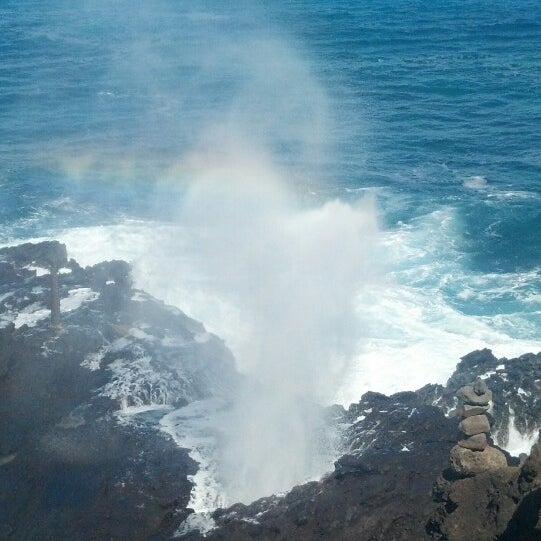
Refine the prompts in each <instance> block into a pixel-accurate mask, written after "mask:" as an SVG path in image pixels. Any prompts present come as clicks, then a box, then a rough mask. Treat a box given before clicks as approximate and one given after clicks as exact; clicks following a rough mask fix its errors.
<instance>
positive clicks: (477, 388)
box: [473, 378, 488, 396]
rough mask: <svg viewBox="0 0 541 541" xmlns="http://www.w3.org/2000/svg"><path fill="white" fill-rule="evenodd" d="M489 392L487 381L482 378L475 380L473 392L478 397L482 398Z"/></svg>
mask: <svg viewBox="0 0 541 541" xmlns="http://www.w3.org/2000/svg"><path fill="white" fill-rule="evenodd" d="M487 391H488V387H487V384H486V383H485V380H483V379H481V378H477V379H476V380H475V383H474V384H473V392H474V393H475V394H476V395H477V396H481V395H483V394H485V393H486V392H487Z"/></svg>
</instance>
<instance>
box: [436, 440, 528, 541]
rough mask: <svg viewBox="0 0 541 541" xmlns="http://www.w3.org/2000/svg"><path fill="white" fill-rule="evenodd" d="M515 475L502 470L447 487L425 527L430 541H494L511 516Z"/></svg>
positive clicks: (513, 507)
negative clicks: (436, 509)
mask: <svg viewBox="0 0 541 541" xmlns="http://www.w3.org/2000/svg"><path fill="white" fill-rule="evenodd" d="M488 449H492V448H487V450H488ZM484 452H486V451H484ZM475 454H477V455H479V454H482V453H475ZM517 475H518V469H517V468H507V467H506V468H502V469H499V470H497V471H487V472H485V473H481V474H479V475H476V476H474V477H468V478H465V479H459V480H457V481H455V482H453V483H448V484H447V485H446V486H445V487H444V488H443V495H442V496H441V500H442V504H441V506H440V507H439V509H438V511H437V513H436V514H435V515H434V516H433V517H432V519H431V520H430V521H429V522H428V525H427V530H428V532H429V534H430V535H431V536H432V539H434V540H441V541H443V540H445V541H494V540H495V539H498V535H499V534H501V533H502V532H503V531H504V530H505V529H506V525H507V523H508V522H509V520H510V519H511V517H512V516H513V513H514V512H515V508H516V501H517V499H518V498H519V494H518V491H517V489H516V478H517ZM513 541H518V539H515V540H513Z"/></svg>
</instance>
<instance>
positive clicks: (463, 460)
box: [451, 445, 507, 477]
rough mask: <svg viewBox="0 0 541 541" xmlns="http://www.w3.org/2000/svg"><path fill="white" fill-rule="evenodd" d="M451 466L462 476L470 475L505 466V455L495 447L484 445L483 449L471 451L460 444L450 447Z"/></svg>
mask: <svg viewBox="0 0 541 541" xmlns="http://www.w3.org/2000/svg"><path fill="white" fill-rule="evenodd" d="M451 466H452V468H453V470H454V471H455V472H456V473H458V474H459V475H462V476H464V477H470V476H472V475H477V474H479V473H483V472H486V471H492V470H499V469H501V468H507V459H506V458H505V455H504V454H503V453H502V452H501V451H500V450H499V449H496V448H495V447H488V446H487V447H486V449H485V450H484V451H472V450H471V449H466V448H464V447H462V446H460V445H455V446H454V447H453V448H452V449H451Z"/></svg>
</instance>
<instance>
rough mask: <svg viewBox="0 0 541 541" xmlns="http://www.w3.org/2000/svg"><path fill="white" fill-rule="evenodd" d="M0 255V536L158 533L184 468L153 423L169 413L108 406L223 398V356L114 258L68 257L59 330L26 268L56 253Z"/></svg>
mask: <svg viewBox="0 0 541 541" xmlns="http://www.w3.org/2000/svg"><path fill="white" fill-rule="evenodd" d="M32 262H33V263H32ZM0 263H1V264H0V277H1V278H4V281H1V280H0V299H1V300H0V539H2V541H4V540H6V541H28V540H34V539H36V540H38V539H44V540H45V539H51V540H52V539H54V540H55V541H72V540H74V539H77V540H79V541H91V540H95V539H115V540H123V539H129V540H130V541H147V540H148V539H150V538H152V539H156V538H159V537H157V536H163V537H162V538H164V539H170V538H171V536H172V535H173V533H174V532H175V530H176V528H177V527H178V525H179V523H180V522H181V521H182V520H184V518H185V516H186V515H187V514H188V511H186V506H187V504H188V501H189V498H190V491H191V489H192V483H191V482H190V480H189V478H188V476H192V475H194V474H195V473H196V471H197V464H196V463H195V462H194V461H193V460H192V459H191V458H190V457H189V455H188V450H187V449H182V448H180V447H179V446H178V445H177V444H176V443H175V442H174V441H173V439H172V438H171V437H170V436H168V435H167V434H165V433H164V432H163V431H161V430H160V428H159V425H158V423H159V419H160V418H161V416H163V415H164V414H165V413H166V412H169V411H170V409H164V410H163V411H162V410H157V409H156V410H149V412H148V415H147V414H145V413H141V414H138V415H136V416H134V417H130V418H129V420H127V417H124V418H123V419H122V420H123V421H127V422H125V423H124V422H122V423H118V421H117V420H118V417H117V415H120V414H121V412H119V409H120V408H121V405H122V406H130V405H137V406H142V408H141V409H144V408H145V406H151V407H152V406H156V407H161V406H162V405H163V406H164V407H165V408H175V407H182V406H183V405H185V404H187V403H188V402H191V401H195V400H199V399H205V398H210V397H214V398H216V397H218V395H219V393H220V392H221V393H223V394H222V395H220V396H230V394H231V392H232V389H233V387H234V385H235V381H236V378H237V375H236V372H235V369H234V360H233V357H232V355H231V353H230V352H229V351H228V350H227V348H226V347H225V346H224V344H223V342H222V341H221V340H219V339H218V338H217V337H216V336H213V335H211V334H209V333H207V332H206V331H205V328H204V327H203V325H202V324H201V323H199V322H197V321H194V320H192V319H190V318H189V317H187V316H186V315H185V314H183V313H182V312H181V311H180V310H178V309H176V308H173V307H170V306H166V305H165V304H164V303H162V302H160V301H157V300H156V299H154V298H152V297H151V296H150V295H147V294H144V293H143V292H141V291H135V290H133V289H132V287H131V279H130V267H129V265H128V264H127V263H124V262H119V261H113V262H108V263H103V264H100V265H97V266H95V267H90V268H87V269H82V268H81V267H80V266H78V265H77V264H76V263H75V262H73V261H70V262H69V263H67V265H68V267H67V269H69V271H71V272H69V271H66V272H60V273H58V282H59V283H58V286H59V293H60V296H61V299H62V300H69V302H68V303H67V305H68V306H67V307H66V306H65V307H64V308H63V311H62V322H63V327H62V329H61V330H59V331H58V332H52V331H51V329H50V328H49V325H48V317H47V316H48V314H47V310H46V306H47V290H48V287H49V278H50V277H49V276H48V275H47V274H46V273H38V272H36V271H35V270H32V269H28V268H26V267H27V266H28V265H29V264H35V265H37V266H40V267H44V266H47V265H48V266H49V270H51V269H53V268H55V267H58V266H61V265H62V266H63V265H66V259H65V247H64V246H63V245H60V244H59V243H52V244H51V243H44V244H37V245H31V244H27V245H23V246H22V247H13V248H5V249H2V250H0ZM3 271H5V272H3ZM21 315H22V316H24V317H22V318H21ZM228 389H229V390H228ZM132 420H133V422H132Z"/></svg>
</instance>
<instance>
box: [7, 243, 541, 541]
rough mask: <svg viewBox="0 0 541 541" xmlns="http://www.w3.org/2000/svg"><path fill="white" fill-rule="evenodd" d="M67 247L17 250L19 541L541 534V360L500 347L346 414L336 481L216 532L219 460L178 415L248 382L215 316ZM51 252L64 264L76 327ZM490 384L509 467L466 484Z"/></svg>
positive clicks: (240, 514)
mask: <svg viewBox="0 0 541 541" xmlns="http://www.w3.org/2000/svg"><path fill="white" fill-rule="evenodd" d="M64 253H65V247H63V246H62V245H59V244H58V243H54V242H51V243H45V244H37V245H33V244H25V245H21V246H18V247H13V248H4V249H2V250H0V344H1V348H0V538H1V539H6V540H16V541H19V540H35V539H55V540H66V541H67V540H70V541H72V540H74V539H78V540H91V539H112V540H125V539H130V540H135V541H136V540H147V539H148V540H159V539H163V540H165V539H171V538H172V537H173V536H175V537H177V538H181V539H185V540H196V539H203V538H204V539H209V540H218V539H226V540H231V541H235V540H239V541H240V540H243V541H244V540H247V539H254V540H271V539H272V540H298V541H302V540H309V539H321V540H323V539H324V540H329V541H332V540H349V539H351V540H354V539H366V540H374V541H376V540H381V541H383V540H385V541H388V540H389V539H394V540H397V541H398V540H400V541H413V540H415V541H422V540H427V541H428V540H439V541H444V540H448V541H462V540H464V541H465V540H466V539H471V538H472V535H473V534H472V532H478V533H476V534H475V535H474V538H475V539H477V540H478V541H481V540H482V539H487V540H488V539H498V540H500V541H511V540H513V541H530V540H535V539H540V538H541V530H540V524H541V522H540V518H539V517H540V515H539V513H540V510H541V458H540V457H541V451H540V447H539V445H535V446H534V447H533V450H532V452H531V454H529V450H530V447H531V445H532V444H534V443H535V442H536V441H537V439H538V433H539V429H540V419H541V415H540V414H541V383H540V381H541V380H540V379H539V377H538V376H539V366H540V365H541V355H540V354H537V355H535V354H527V355H524V356H522V357H519V358H516V359H497V358H496V357H495V356H494V355H493V354H492V353H491V352H490V351H489V350H481V351H475V352H472V353H470V354H468V355H466V356H465V357H463V359H462V360H461V361H460V363H459V364H458V365H457V368H456V371H455V372H454V373H453V375H452V376H451V378H450V379H449V381H448V382H447V384H446V385H445V386H443V385H432V384H430V385H426V386H425V387H423V388H421V389H419V390H417V391H415V392H402V393H397V394H394V395H392V396H385V395H382V394H379V393H374V392H369V393H366V394H365V395H363V396H362V397H361V398H360V400H359V402H357V403H355V404H352V405H351V406H349V408H348V409H347V410H346V409H344V408H342V407H341V406H333V407H330V408H328V409H327V410H326V411H324V412H323V413H324V415H325V417H326V422H327V423H328V424H329V425H331V426H332V427H334V428H335V429H336V430H337V431H338V433H339V434H340V444H339V451H338V454H337V456H340V458H338V459H337V460H336V462H335V467H334V471H332V472H329V473H328V474H326V475H325V476H324V477H323V478H322V479H321V480H320V481H314V482H309V483H306V484H304V485H300V486H297V487H294V488H293V489H291V491H289V492H288V493H287V494H282V495H268V497H265V498H262V499H260V500H258V501H256V502H253V503H251V504H249V505H243V504H235V505H233V506H231V507H228V508H218V509H216V510H214V511H213V512H211V513H210V514H211V517H207V518H210V519H211V521H212V527H211V528H206V529H200V528H198V527H197V524H198V521H197V520H193V521H190V517H191V518H194V517H196V516H197V515H198V513H195V512H194V509H192V508H191V507H190V505H191V504H190V494H191V493H192V488H193V483H194V482H195V481H194V476H195V475H196V473H197V472H198V471H199V472H200V471H201V469H202V468H203V466H202V464H201V463H200V462H199V461H198V460H197V459H196V458H194V456H195V455H193V453H192V451H193V449H192V448H189V445H188V444H186V446H185V447H183V446H182V445H180V444H179V441H176V440H175V439H173V438H172V437H171V430H170V429H167V430H164V429H163V428H164V424H163V423H162V424H160V420H162V419H163V418H164V416H166V415H167V414H168V412H182V411H187V409H188V406H189V405H190V404H194V403H197V402H202V401H206V400H210V399H213V400H218V399H222V400H225V401H227V400H230V399H231V397H232V396H234V393H235V389H236V386H237V384H238V381H239V378H240V376H239V374H237V372H236V370H235V365H234V359H233V356H232V355H231V353H230V352H229V350H228V349H227V348H226V347H225V345H224V344H223V342H222V341H221V340H220V339H219V338H217V337H216V336H214V335H212V334H210V333H208V332H207V331H206V330H205V328H204V327H203V325H202V324H201V323H198V322H196V321H194V320H193V319H191V318H189V317H187V316H186V315H185V314H184V313H182V312H181V311H180V310H178V309H176V308H173V307H170V306H166V305H164V304H163V303H161V302H160V301H158V300H156V299H154V298H152V297H151V296H150V295H147V294H146V293H144V292H142V291H139V290H136V289H134V288H133V285H132V281H131V277H130V267H129V265H128V264H126V263H125V262H123V261H110V262H105V263H101V264H99V265H95V266H93V267H87V268H82V267H80V266H79V265H78V264H77V262H75V261H74V260H68V258H67V255H66V256H64V255H63V254H64ZM48 254H49V255H51V257H52V256H53V255H54V254H56V255H57V256H58V254H60V255H61V256H62V257H60V259H61V261H58V262H57V263H58V264H55V270H56V275H57V285H58V299H59V313H58V320H56V319H55V317H56V316H55V317H53V318H51V310H50V309H51V306H53V302H54V299H53V300H51V287H52V285H51V284H52V283H53V282H52V280H51V276H50V273H51V269H50V268H48V267H49V266H50V265H48V264H47V262H48V261H49V259H50V258H49V259H48ZM55 261H56V260H55ZM478 378H480V380H478V381H481V382H482V384H481V383H480V384H479V385H486V386H488V388H489V389H490V390H491V392H492V397H491V398H492V400H491V401H490V404H491V407H490V408H488V406H487V407H486V409H483V412H482V413H483V415H479V416H484V415H485V414H486V417H487V422H488V423H489V424H490V428H491V435H488V437H487V442H488V445H490V446H491V447H493V448H495V449H496V448H500V449H501V453H502V455H501V456H502V457H504V461H505V463H504V464H503V463H502V464H500V465H499V466H498V467H497V468H493V469H489V470H487V471H482V472H479V473H476V474H475V475H461V474H458V473H457V471H456V468H455V469H454V470H453V468H452V467H451V466H452V462H451V459H450V453H451V450H452V449H453V447H454V446H455V445H456V443H457V441H459V440H460V438H463V435H462V436H460V434H459V432H458V424H459V420H460V419H459V417H458V415H459V414H460V415H463V414H462V413H460V412H463V409H461V408H462V406H461V404H460V402H459V400H458V398H457V397H456V395H455V393H456V391H457V390H458V389H459V388H462V387H464V386H468V385H470V384H473V383H474V382H475V381H476V380H477V379H478ZM472 388H473V387H472ZM481 390H482V389H481ZM479 396H481V395H479ZM487 403H488V402H487ZM484 404H485V403H484V402H483V405H482V406H481V407H482V408H485V405H484ZM477 413H479V412H477ZM174 419H175V423H182V422H183V420H182V416H177V417H174ZM483 426H484V425H483ZM180 428H181V429H182V427H180ZM189 428H190V427H189V426H188V425H186V427H185V429H186V430H189ZM481 432H482V433H483V434H485V433H486V432H487V431H486V429H485V428H482V430H481ZM475 436H477V433H476V434H473V436H471V437H475ZM477 439H480V438H477ZM186 441H188V440H186ZM506 449H508V450H509V451H511V454H510V453H508V452H507V451H506ZM521 452H523V454H522V455H521ZM512 455H515V456H512ZM519 455H520V456H519ZM261 467H262V468H264V465H263V464H262V465H261ZM187 519H188V520H187ZM187 524H192V527H187V526H186V525H187ZM481 532H482V533H481Z"/></svg>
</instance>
